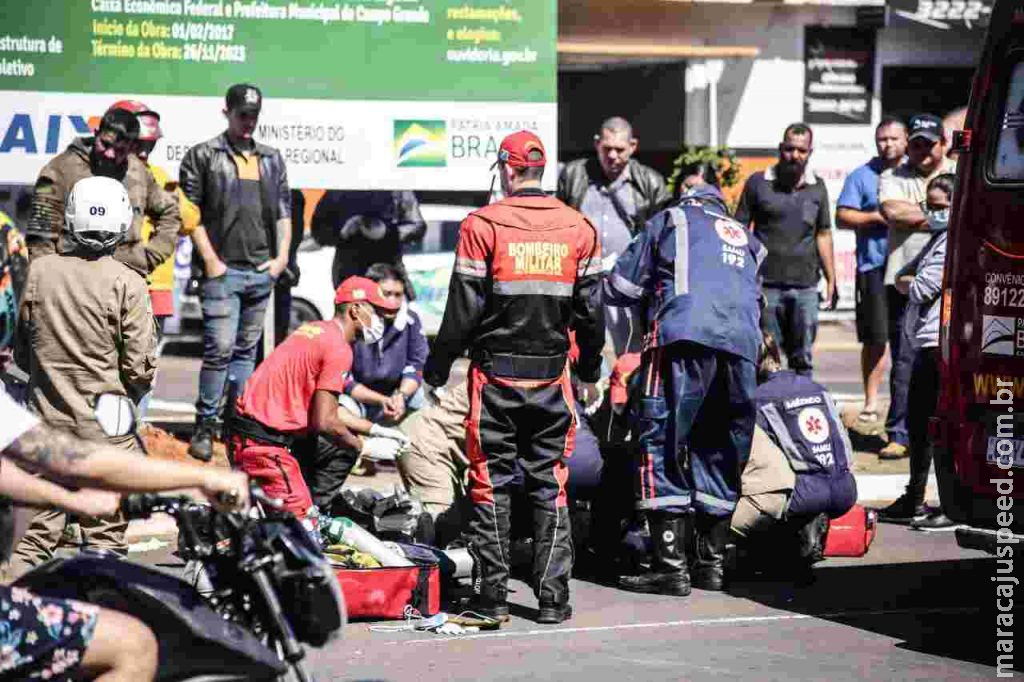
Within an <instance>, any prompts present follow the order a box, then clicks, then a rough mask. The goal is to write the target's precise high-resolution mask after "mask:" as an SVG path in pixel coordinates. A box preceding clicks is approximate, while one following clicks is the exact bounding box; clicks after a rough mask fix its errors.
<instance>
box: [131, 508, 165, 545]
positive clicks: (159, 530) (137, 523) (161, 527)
mask: <svg viewBox="0 0 1024 682" xmlns="http://www.w3.org/2000/svg"><path fill="white" fill-rule="evenodd" d="M177 537H178V524H177V522H176V521H175V520H174V519H173V518H172V517H170V516H168V515H167V514H154V515H153V516H152V517H150V518H148V519H136V520H134V521H129V522H128V530H126V531H125V534H124V539H125V542H127V543H128V544H129V545H132V544H135V543H138V542H143V541H145V540H149V539H151V538H160V539H167V538H177Z"/></svg>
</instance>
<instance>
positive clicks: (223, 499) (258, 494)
mask: <svg viewBox="0 0 1024 682" xmlns="http://www.w3.org/2000/svg"><path fill="white" fill-rule="evenodd" d="M249 495H250V498H251V499H252V501H253V502H259V503H261V504H263V505H265V506H268V507H273V508H279V507H280V506H281V500H275V499H273V498H270V497H267V495H266V493H264V492H263V489H262V488H260V487H259V486H256V485H254V486H252V487H251V489H250V491H249ZM233 497H234V496H232V495H231V493H228V492H224V493H221V494H220V495H218V497H217V501H218V502H219V503H221V504H223V505H225V506H232V505H234V504H237V502H238V500H237V499H232V498H233ZM192 504H197V502H196V501H195V500H193V499H192V498H190V497H188V496H187V495H162V494H159V493H132V494H131V495H125V496H124V498H123V499H122V501H121V511H122V512H123V513H124V516H125V518H126V519H128V520H132V519H144V518H148V517H149V516H151V515H152V514H155V513H157V512H168V513H173V512H175V511H177V510H178V509H180V508H182V507H186V506H188V505H192Z"/></svg>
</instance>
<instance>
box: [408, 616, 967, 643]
mask: <svg viewBox="0 0 1024 682" xmlns="http://www.w3.org/2000/svg"><path fill="white" fill-rule="evenodd" d="M980 611H981V607H960V608H934V609H877V610H871V611H834V612H831V613H813V614H808V613H787V614H782V615H778V616H732V617H728V618H695V619H692V620H671V621H665V622H661V623H624V624H622V625H595V626H590V627H579V628H549V629H543V630H522V631H512V632H488V633H481V634H478V635H463V636H461V637H436V636H435V637H430V638H427V639H410V640H407V641H404V642H389V644H403V645H404V644H425V643H431V642H433V643H438V642H462V641H465V640H467V639H509V638H513V637H550V636H551V635H554V634H559V635H568V634H576V633H588V632H615V631H620V630H645V629H648V630H649V629H657V628H673V627H685V626H689V625H744V624H756V623H771V622H778V621H791V620H816V619H826V620H829V619H838V618H863V617H866V616H900V615H914V616H923V615H930V614H948V615H955V614H967V613H978V612H980Z"/></svg>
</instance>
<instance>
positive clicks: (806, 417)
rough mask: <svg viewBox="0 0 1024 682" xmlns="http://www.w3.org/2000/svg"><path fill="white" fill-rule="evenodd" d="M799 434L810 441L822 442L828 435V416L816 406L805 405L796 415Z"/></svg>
mask: <svg viewBox="0 0 1024 682" xmlns="http://www.w3.org/2000/svg"><path fill="white" fill-rule="evenodd" d="M796 419H797V423H798V424H799V425H800V434H801V435H802V436H803V437H804V438H806V439H807V440H808V441H810V442H811V443H814V444H815V445H817V444H818V443H824V442H825V441H827V440H828V437H829V426H828V418H827V417H826V416H825V413H824V412H822V411H821V410H819V409H818V408H817V407H805V408H804V409H802V410H800V414H798V415H797V418H796Z"/></svg>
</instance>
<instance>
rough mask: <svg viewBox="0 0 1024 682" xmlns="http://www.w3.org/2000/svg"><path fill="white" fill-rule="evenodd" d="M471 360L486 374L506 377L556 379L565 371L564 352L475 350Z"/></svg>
mask: <svg viewBox="0 0 1024 682" xmlns="http://www.w3.org/2000/svg"><path fill="white" fill-rule="evenodd" d="M472 360H473V362H474V363H475V364H476V365H477V366H478V367H479V368H480V369H482V370H483V371H484V372H486V373H487V374H493V375H494V376H498V377H505V378H508V379H533V380H542V379H557V378H558V377H559V375H561V374H562V372H563V371H565V361H566V355H565V353H562V354H559V355H512V354H511V353H490V352H487V351H477V352H474V353H473V354H472Z"/></svg>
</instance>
